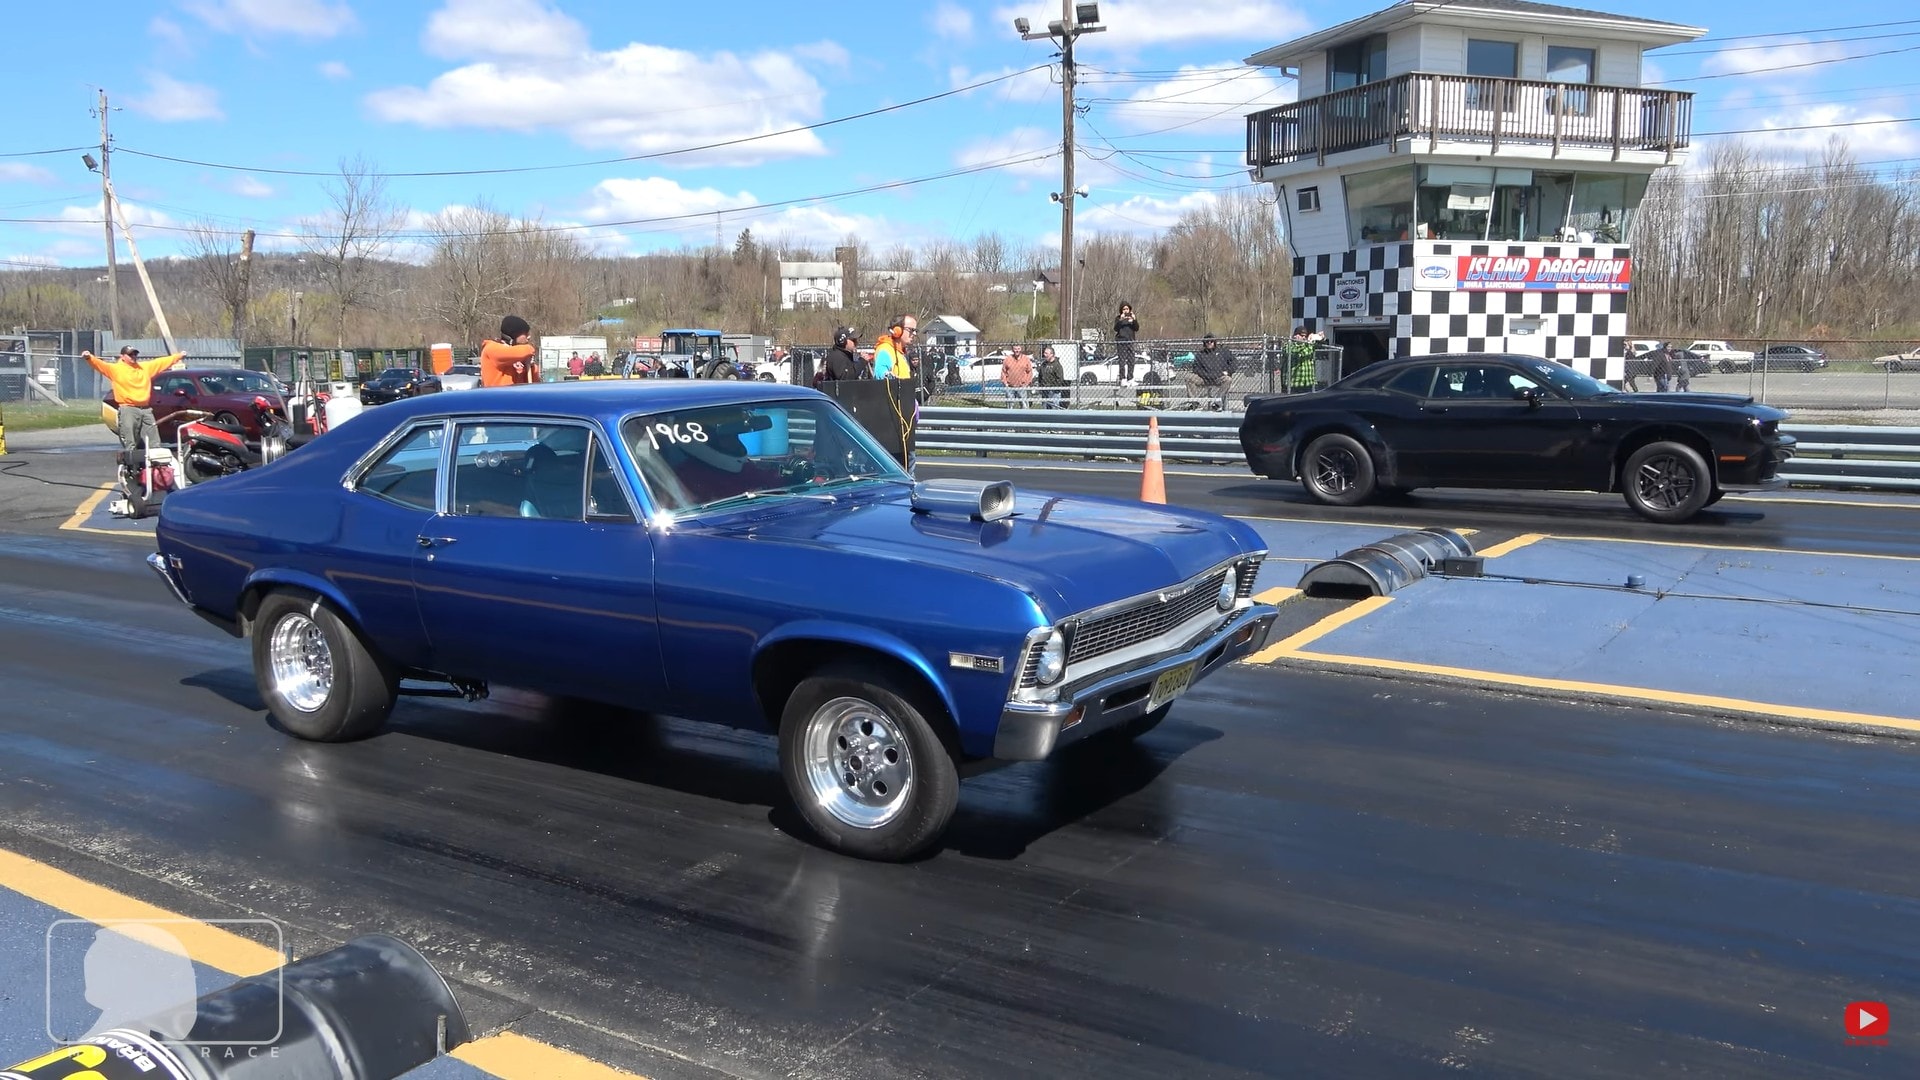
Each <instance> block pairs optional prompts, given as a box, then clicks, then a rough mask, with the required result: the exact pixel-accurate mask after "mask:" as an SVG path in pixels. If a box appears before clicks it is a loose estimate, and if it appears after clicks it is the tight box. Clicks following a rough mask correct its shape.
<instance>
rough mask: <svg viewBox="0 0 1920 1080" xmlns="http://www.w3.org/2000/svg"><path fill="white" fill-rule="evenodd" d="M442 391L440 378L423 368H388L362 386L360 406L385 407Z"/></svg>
mask: <svg viewBox="0 0 1920 1080" xmlns="http://www.w3.org/2000/svg"><path fill="white" fill-rule="evenodd" d="M440 390H441V385H440V376H438V375H435V374H433V373H432V372H430V371H427V370H425V369H423V368H388V369H387V370H385V371H383V372H381V373H380V374H378V375H375V376H374V377H373V378H371V379H368V380H367V381H366V382H363V383H361V384H360V404H362V405H385V404H386V403H387V402H389V401H399V400H400V399H401V398H410V397H415V396H417V395H420V394H437V393H439V392H440Z"/></svg>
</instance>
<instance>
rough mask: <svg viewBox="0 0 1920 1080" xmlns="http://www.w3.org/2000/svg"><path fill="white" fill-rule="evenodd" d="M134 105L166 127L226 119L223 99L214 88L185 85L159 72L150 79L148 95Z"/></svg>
mask: <svg viewBox="0 0 1920 1080" xmlns="http://www.w3.org/2000/svg"><path fill="white" fill-rule="evenodd" d="M131 104H132V106H133V107H134V108H135V109H137V110H139V111H140V112H143V113H146V114H147V115H148V116H151V117H153V118H154V119H155V120H159V121H162V122H164V123H175V122H178V121H182V120H220V119H224V117H225V114H224V113H222V112H221V111H220V95H219V93H218V92H216V91H215V90H214V89H213V87H211V86H202V85H200V84H199V83H188V82H181V81H180V80H178V79H176V78H174V77H172V76H170V75H163V74H161V73H159V72H157V71H156V72H154V73H152V74H150V75H148V76H147V92H146V93H145V94H144V95H142V96H139V97H136V98H134V99H133V100H132V102H131Z"/></svg>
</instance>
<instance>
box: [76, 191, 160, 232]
mask: <svg viewBox="0 0 1920 1080" xmlns="http://www.w3.org/2000/svg"><path fill="white" fill-rule="evenodd" d="M119 203H120V212H121V213H123V214H125V215H126V217H127V220H128V221H129V222H131V223H132V224H133V225H134V227H135V228H138V227H139V226H142V225H173V224H175V222H174V219H173V218H172V217H170V216H168V215H167V213H166V212H165V211H161V210H149V209H147V208H146V207H144V206H141V205H140V204H139V203H130V202H128V201H126V200H125V199H120V200H119ZM105 207H106V203H105V201H104V200H103V201H98V202H94V203H90V204H88V205H86V206H63V207H61V208H60V213H59V214H58V215H57V216H58V217H59V219H60V221H61V224H58V225H50V226H48V228H51V229H55V230H57V231H60V232H82V231H85V232H91V233H93V234H94V235H95V236H96V237H97V236H99V234H100V222H101V221H102V220H103V219H104V218H105V217H106V209H105ZM114 231H115V233H118V232H119V229H118V228H116V229H115V230H114Z"/></svg>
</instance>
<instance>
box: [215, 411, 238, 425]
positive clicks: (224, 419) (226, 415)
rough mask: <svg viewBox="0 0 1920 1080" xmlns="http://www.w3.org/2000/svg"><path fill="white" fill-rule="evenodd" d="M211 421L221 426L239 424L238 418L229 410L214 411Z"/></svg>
mask: <svg viewBox="0 0 1920 1080" xmlns="http://www.w3.org/2000/svg"><path fill="white" fill-rule="evenodd" d="M213 422H214V423H215V424H218V425H220V426H221V427H239V426H240V418H239V417H237V416H235V415H233V414H232V413H230V412H218V413H214V414H213Z"/></svg>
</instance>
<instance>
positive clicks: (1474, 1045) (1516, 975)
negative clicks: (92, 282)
mask: <svg viewBox="0 0 1920 1080" xmlns="http://www.w3.org/2000/svg"><path fill="white" fill-rule="evenodd" d="M5 539H6V543H5V544H4V545H0V589H4V599H0V701H4V706H5V707H4V709H0V745H4V746H5V747H6V751H7V752H6V753H5V754H4V755H0V848H5V849H10V850H17V851H21V852H23V853H24V854H27V855H29V856H32V857H35V858H40V859H43V860H46V861H52V862H57V863H59V864H60V865H61V866H62V867H63V868H64V869H66V870H69V871H71V872H74V873H77V874H81V875H82V876H85V877H89V878H94V877H98V878H102V879H108V880H111V881H112V882H113V884H114V886H115V887H116V888H119V889H121V890H122V891H126V892H130V893H134V894H135V895H140V894H141V893H142V892H144V891H150V892H152V893H154V894H155V895H154V896H152V897H149V899H152V900H153V901H154V902H156V903H161V904H163V905H164V906H166V907H168V908H170V909H171V910H186V909H188V908H190V907H196V906H197V910H196V911H195V913H196V914H200V915H202V916H204V915H206V914H209V913H212V912H221V913H227V914H246V915H254V916H262V917H269V918H274V919H277V920H281V921H282V922H284V923H286V924H287V925H288V926H289V927H290V933H291V934H292V936H293V938H294V939H295V940H296V942H299V941H307V942H312V941H331V942H337V941H340V940H345V939H347V938H349V937H353V936H357V935H359V934H362V933H368V932H374V931H385V932H389V933H393V934H396V935H398V936H399V937H401V938H402V939H404V940H407V941H409V942H410V943H412V944H414V945H415V946H416V947H418V948H420V949H421V950H422V951H423V952H425V953H426V954H427V955H428V956H429V958H431V959H432V960H433V961H434V963H435V965H436V967H438V968H439V969H440V970H441V971H442V972H443V973H444V974H446V975H447V976H448V977H449V979H451V980H452V981H454V983H455V984H456V988H457V990H458V991H459V992H461V993H462V994H463V995H467V996H470V997H471V998H472V999H473V1000H474V1001H475V1002H477V1005H476V1006H475V1008H476V1010H477V1011H479V1012H481V1013H482V1014H483V1015H484V1019H483V1020H482V1021H481V1026H482V1027H483V1030H492V1029H494V1028H498V1027H502V1026H505V1027H508V1028H510V1030H511V1031H513V1032H519V1033H523V1034H528V1035H531V1036H532V1037H535V1038H538V1039H541V1040H542V1041H544V1042H548V1043H554V1044H557V1045H561V1046H564V1047H566V1048H567V1049H570V1050H574V1051H578V1052H580V1053H583V1054H585V1055H587V1056H589V1057H591V1058H594V1059H596V1060H599V1061H603V1062H606V1063H608V1064H610V1065H614V1066H618V1067H620V1068H623V1069H627V1070H630V1071H632V1072H636V1073H640V1074H644V1075H647V1076H654V1077H676V1076H703V1077H711V1076H714V1075H725V1076H743V1077H776V1076H780V1077H789V1076H791V1077H852V1078H867V1077H874V1078H879V1077H900V1076H916V1077H919V1076H925V1077H980V1076H1003V1075H1033V1076H1058V1077H1076V1076H1086V1077H1103V1078H1105V1077H1136V1076H1137V1077H1156V1078H1163V1077H1167V1076H1180V1077H1201V1076H1204V1077H1233V1076H1255V1075H1259V1076H1306V1075H1312V1076H1335V1075H1338V1076H1385V1075H1392V1076H1426V1075H1432V1076H1441V1075H1457V1074H1459V1073H1461V1072H1466V1073H1469V1074H1472V1075H1487V1076H1515V1077H1518V1076H1538V1077H1549V1076H1551V1077H1585V1076H1595V1077H1599V1076H1607V1077H1615V1076H1620V1075H1632V1074H1639V1075H1674V1074H1680V1073H1692V1074H1699V1075H1715V1076H1722V1075H1741V1076H1778V1077H1794V1078H1804V1077H1829V1076H1852V1075H1862V1074H1867V1075H1889V1076H1892V1075H1913V1074H1914V1073H1915V1072H1916V1071H1920V1034H1915V1033H1913V1029H1912V1028H1911V1027H1909V1026H1907V1025H1909V1024H1910V1023H1911V1021H1909V1020H1905V1019H1903V1018H1907V1017H1913V1016H1917V1015H1920V1011H1917V1010H1920V929H1917V928H1920V859H1916V858H1915V854H1916V850H1915V849H1916V841H1915V837H1916V836H1920V745H1916V744H1914V743H1910V742H1906V741H1901V740H1885V739H1866V738H1856V737H1849V736H1844V735H1836V734H1833V733H1830V732H1819V731H1809V730H1797V729H1788V728H1778V727H1770V726H1764V725H1752V724H1737V723H1723V722H1717V721H1713V720H1709V719H1702V718H1693V717H1685V716H1669V715H1662V714H1660V713H1658V712H1654V711H1649V710H1647V709H1644V708H1615V707H1610V706H1606V705H1603V704H1561V703H1554V702H1547V701H1542V700H1538V699H1531V698H1520V697H1512V696H1506V695H1501V694H1495V693H1487V692H1482V691H1475V690H1468V689H1456V688H1448V687H1434V686H1422V685H1406V684H1399V683H1395V682H1392V681H1389V680H1384V679H1376V678H1354V677H1351V676H1345V675H1339V674H1333V673H1323V672H1314V671H1303V670H1277V669H1269V668H1261V667H1254V666H1241V667H1237V668H1235V669H1233V670H1231V671H1229V672H1227V673H1225V674H1224V675H1222V676H1220V677H1217V678H1215V679H1211V680H1208V681H1207V682H1205V683H1202V684H1201V685H1200V686H1199V687H1197V688H1196V690H1195V691H1194V692H1193V693H1192V694H1191V695H1190V696H1189V697H1188V698H1186V699H1184V700H1183V701H1182V702H1181V703H1180V704H1178V705H1177V706H1175V708H1174V711H1173V714H1172V716H1171V718H1170V719H1169V720H1168V721H1167V723H1166V724H1164V725H1163V726H1162V727H1161V728H1160V729H1159V730H1157V731H1156V732H1154V733H1153V734H1152V735H1150V736H1149V737H1148V738H1147V739H1145V740H1144V741H1143V742H1142V743H1141V744H1140V745H1139V746H1138V747H1135V748H1131V749H1127V750H1121V751H1113V752H1106V753H1083V754H1075V755H1069V756H1068V757H1066V758H1063V759H1061V760H1057V761H1053V762H1047V763H1039V764H1033V765H1021V766H1015V767H1011V768H1007V769H1004V770H1001V771H998V772H994V773H989V774H987V775H985V776H981V777H978V778H975V779H974V780H970V781H969V782H968V783H967V784H966V785H965V786H964V787H963V791H962V795H961V801H960V810H959V814H958V816H957V818H956V821H955V825H954V829H953V831H952V834H951V837H950V840H949V842H948V843H947V844H946V845H945V847H944V848H943V849H942V850H940V851H939V852H937V853H936V854H934V855H932V856H931V857H929V858H926V859H923V860H920V861H917V862H914V863H909V864H906V865H899V866H889V865H879V864H872V863H863V862H857V861H853V860H849V859H845V858H842V857H839V856H836V855H833V854H830V853H828V852H825V851H823V850H820V849H818V848H816V847H814V846H813V845H811V844H809V843H808V842H807V841H806V840H805V839H804V838H803V837H802V836H801V835H799V831H798V829H797V827H796V825H795V823H794V822H793V821H792V820H791V818H790V816H789V815H788V813H787V812H786V811H785V810H783V809H782V808H781V806H782V801H783V799H782V796H781V788H780V782H779V777H778V772H777V770H776V768H775V765H774V749H773V744H772V740H771V739H770V738H768V737H765V736H761V735H756V734H748V733H741V732H734V731H728V730H723V729H719V728H714V727H710V726H706V725H701V724H693V723H687V722H682V721H677V720H671V719H661V718H653V717H646V716H641V715H638V714H628V713H622V712H617V711H612V710H597V709H578V708H576V709H567V708H564V707H561V706H559V705H557V704H556V703H553V702H549V701H547V700H545V699H541V698H537V697H532V696H529V695H522V694H517V693H514V692H511V691H502V692H500V693H499V694H497V695H496V697H495V698H494V699H493V700H490V701H485V702H479V703H474V704H467V703H462V702H458V701H448V700H441V699H408V700H406V701H404V702H403V703H402V704H401V706H400V709H399V710H398V712H397V713H396V716H395V720H394V723H393V725H392V727H391V729H390V730H389V731H388V732H387V733H385V734H383V735H381V736H378V737H376V738H373V739H369V740H366V741H364V742H360V743H355V744H348V745H339V746H326V745H316V744H308V743H300V742H297V741H295V740H293V739H290V738H288V737H286V736H283V735H281V734H280V733H278V732H276V731H275V730H273V729H272V728H271V727H270V726H269V725H268V724H267V723H266V721H265V719H264V716H263V709H262V707H261V703H260V702H259V700H258V698H257V696H256V694H255V692H254V689H253V679H252V675H251V673H250V671H249V669H248V666H247V654H246V648H245V645H244V643H242V642H239V641H235V640H233V639H231V638H227V637H223V636H221V635H220V634H219V633H218V632H216V631H214V630H213V629H211V628H209V627H207V626H205V625H204V624H202V623H201V622H199V621H198V620H197V619H195V618H193V617H192V616H191V615H190V614H188V613H187V612H185V611H184V610H182V609H180V608H179V607H178V605H177V604H175V603H174V602H173V601H172V600H171V598H169V597H168V596H167V595H166V594H165V591H164V590H163V589H162V588H161V587H160V586H159V585H158V583H157V582H154V581H153V580H151V575H150V574H149V572H148V571H147V570H146V569H145V568H144V566H142V565H141V564H140V562H139V559H140V555H141V553H142V552H141V550H139V548H138V545H134V544H129V543H126V542H124V541H121V540H117V539H113V538H108V537H96V536H91V535H86V534H73V533H63V534H56V535H52V536H43V537H26V536H8V537H6V538H5ZM1522 550H1525V549H1522ZM1510 557H1511V556H1510ZM0 884H4V883H0ZM8 925H11V924H8ZM303 951H310V950H303ZM463 1000H467V997H463ZM1861 1000H1868V1001H1884V1002H1887V1003H1888V1004H1889V1005H1890V1007H1891V1011H1892V1013H1893V1016H1894V1018H1895V1020H1894V1023H1895V1031H1894V1037H1893V1038H1892V1039H1891V1040H1890V1042H1889V1044H1888V1045H1886V1046H1881V1047H1873V1046H1851V1045H1848V1044H1847V1042H1846V1039H1845V1037H1844V1031H1843V1028H1842V1023H1841V1013H1842V1010H1843V1008H1844V1007H1845V1006H1846V1004H1847V1003H1848V1002H1852V1001H1861Z"/></svg>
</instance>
